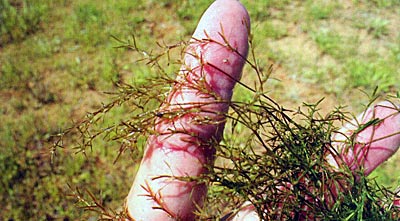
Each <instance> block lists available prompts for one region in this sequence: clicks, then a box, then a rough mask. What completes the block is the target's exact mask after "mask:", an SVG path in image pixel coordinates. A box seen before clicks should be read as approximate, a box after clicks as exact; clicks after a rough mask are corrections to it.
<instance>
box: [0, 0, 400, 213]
mask: <svg viewBox="0 0 400 221" xmlns="http://www.w3.org/2000/svg"><path fill="white" fill-rule="evenodd" d="M210 2H211V0H197V1H192V0H179V1H172V0H161V1H155V0H149V1H147V0H120V1H111V0H104V1H94V0H82V1H72V0H54V1H52V0H25V1H23V0H0V102H1V103H2V105H1V106H0V121H1V122H2V126H1V127H0V136H1V137H2V139H1V140H0V172H1V174H2V176H1V178H0V184H1V185H0V200H1V201H2V202H3V203H2V207H0V208H2V210H1V211H2V212H1V215H0V220H89V219H94V220H96V219H98V218H99V217H98V213H96V212H90V211H85V210H83V209H80V208H79V207H77V206H76V205H78V206H81V205H82V202H78V200H77V198H76V196H74V194H77V190H79V191H81V192H82V194H83V195H85V197H88V199H90V196H89V195H88V194H87V192H85V191H86V190H88V191H90V192H91V193H92V194H93V195H94V196H95V197H96V199H98V200H99V202H100V201H101V203H102V204H104V205H105V206H107V207H108V208H112V209H114V210H116V211H119V210H121V208H122V205H123V202H124V198H125V197H126V195H127V193H128V191H129V187H130V185H131V183H132V181H133V179H134V174H135V171H136V169H137V163H138V162H139V161H140V153H141V150H132V149H130V148H127V149H126V150H125V151H124V153H123V154H122V155H121V156H120V157H119V159H118V161H117V162H116V163H113V162H114V161H115V159H116V158H117V156H118V155H119V152H120V147H121V141H120V140H116V141H113V140H110V137H112V136H113V135H115V134H113V132H110V134H111V135H110V136H104V137H103V135H101V137H100V139H95V140H94V141H93V143H92V144H91V143H90V140H89V141H88V140H85V139H84V138H82V137H81V136H80V134H79V133H77V132H76V131H74V132H71V133H70V134H67V135H66V137H65V139H64V142H65V143H63V146H65V147H67V148H58V149H57V151H56V154H55V155H54V154H52V152H51V150H52V149H51V147H52V144H53V143H54V142H55V141H56V140H57V137H56V136H54V135H57V134H59V133H61V132H62V131H64V130H66V129H67V128H69V127H71V126H72V125H74V124H75V123H77V122H80V121H82V120H83V119H85V116H86V115H87V114H88V113H89V112H92V111H95V110H97V109H99V108H101V107H103V106H104V104H107V103H108V102H110V101H111V100H112V99H113V98H115V96H116V95H113V94H110V93H109V92H118V91H119V90H120V88H118V87H117V85H118V84H120V83H123V82H125V83H129V84H137V85H146V79H147V78H148V77H149V76H155V75H156V72H157V71H159V70H160V69H158V68H157V67H156V66H150V65H146V64H145V63H143V62H137V60H139V59H140V58H142V57H143V56H142V55H138V53H136V52H134V51H132V50H128V49H125V48H116V47H117V46H119V45H120V44H121V43H120V42H118V41H117V40H116V39H115V38H113V37H112V36H115V37H116V38H118V39H121V40H123V41H126V40H128V39H132V38H131V36H132V35H134V36H135V40H136V43H137V45H138V47H139V48H141V49H146V51H147V52H153V55H156V54H157V53H160V52H163V51H165V47H164V46H166V45H174V44H178V43H179V42H181V41H187V40H188V39H189V38H190V35H191V33H192V31H193V30H194V28H195V25H196V23H197V21H198V19H199V18H200V16H201V14H202V12H203V11H204V10H205V9H206V8H207V6H208V5H209V4H210ZM242 3H243V4H244V5H245V6H246V7H247V9H248V11H249V13H250V16H251V19H252V35H253V41H254V45H253V46H254V48H253V49H254V53H255V55H256V57H257V61H258V63H259V65H260V67H261V68H262V69H264V70H267V69H268V67H269V66H270V65H271V64H272V65H273V72H272V75H271V76H270V79H269V83H268V84H267V85H269V86H268V89H267V90H268V91H269V96H271V97H272V98H274V99H275V100H276V101H278V102H279V103H281V104H282V105H284V106H287V107H289V108H295V107H297V106H299V105H301V104H302V102H317V101H318V100H320V99H321V98H325V100H324V101H323V102H322V110H321V111H322V112H325V113H326V112H328V111H329V110H332V109H333V108H334V107H336V106H339V105H346V106H347V109H346V110H348V111H351V112H353V113H357V112H360V111H361V110H363V108H364V106H363V105H366V104H367V103H368V101H369V99H370V97H369V96H370V95H372V94H373V92H374V91H375V89H376V87H378V88H377V91H376V93H377V94H379V95H381V96H382V97H385V96H388V95H396V94H398V93H399V89H400V81H399V76H400V34H399V28H398V27H400V2H399V1H398V0H373V1H372V0H371V1H370V0H353V1H334V0H325V1H319V0H318V1H300V0H298V1H295V0H282V1H281V0H266V1H252V0H242ZM170 53H171V54H170V57H171V61H177V59H179V56H180V50H179V48H177V49H171V51H170ZM150 56H151V54H150ZM161 65H163V70H164V71H165V72H166V74H167V75H169V76H173V75H174V73H176V72H177V70H178V68H179V64H176V63H173V62H171V63H170V65H169V66H167V64H166V61H165V60H164V61H163V62H161ZM252 73H253V72H252V71H251V69H250V67H246V68H245V70H244V73H243V82H245V83H247V84H249V85H252V84H253V81H255V79H256V78H257V77H256V76H255V75H254V74H252ZM241 92H243V93H247V92H246V91H245V90H244V89H243V88H240V87H238V88H237V93H236V95H235V99H236V100H241V99H250V98H249V97H250V96H251V95H248V96H247V94H246V96H247V97H246V96H240V97H239V96H238V94H241V95H242V94H243V93H241ZM130 102H132V101H129V102H125V103H123V104H121V105H117V107H116V108H113V109H112V110H110V111H109V112H107V113H106V115H105V117H104V118H101V119H99V121H98V124H97V126H96V127H95V128H97V129H100V128H106V127H108V126H109V125H113V124H115V123H118V122H120V121H121V120H123V119H127V118H130V117H132V116H133V115H134V114H137V113H140V111H141V110H140V109H134V108H133V107H134V104H133V103H130ZM149 105H153V104H149ZM86 129H87V128H84V127H83V128H81V130H83V132H84V134H86V135H88V136H94V134H93V133H94V132H93V131H91V130H86ZM140 139H143V138H140ZM140 139H139V141H138V142H139V143H143V140H140ZM88 142H89V143H88ZM82 144H84V145H83V146H85V145H86V146H87V147H88V148H86V149H85V148H82ZM79 145H81V147H79ZM90 146H93V148H90ZM74 147H78V148H74ZM399 159H400V155H399V153H397V155H395V156H394V157H393V159H391V160H390V161H388V162H387V163H385V164H384V165H383V166H382V167H381V168H379V169H378V170H377V172H374V174H373V175H372V176H376V177H377V180H378V181H379V182H380V183H382V184H384V185H386V186H392V187H395V186H397V185H399V184H400V172H399V170H398V169H397V167H398V163H396V161H398V160H399ZM83 204H84V202H83ZM109 212H110V211H109Z"/></svg>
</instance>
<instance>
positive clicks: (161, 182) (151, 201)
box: [127, 0, 400, 220]
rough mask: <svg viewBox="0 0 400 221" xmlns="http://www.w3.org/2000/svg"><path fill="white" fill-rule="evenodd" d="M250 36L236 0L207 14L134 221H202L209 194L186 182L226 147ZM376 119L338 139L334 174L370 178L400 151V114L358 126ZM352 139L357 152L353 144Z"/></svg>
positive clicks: (368, 117) (157, 140)
mask: <svg viewBox="0 0 400 221" xmlns="http://www.w3.org/2000/svg"><path fill="white" fill-rule="evenodd" d="M249 29H250V19H249V15H248V13H247V11H246V10H245V8H244V7H243V6H242V5H241V4H240V3H239V2H238V1H236V0H217V1H216V2H214V3H213V4H212V5H211V6H210V8H209V9H208V10H207V11H206V12H205V13H204V15H203V17H202V19H201V20H200V22H199V24H198V26H197V29H196V31H195V33H194V34H193V37H192V39H191V41H190V43H189V45H188V47H187V49H186V53H185V57H184V64H183V65H182V70H181V71H180V72H179V74H178V77H177V79H176V82H175V85H174V86H173V88H172V90H171V91H170V94H169V96H168V97H167V99H166V100H165V102H164V103H163V104H162V106H161V107H160V110H161V111H162V115H165V116H167V117H165V116H163V117H160V118H159V119H157V120H156V125H155V131H156V134H155V135H152V136H150V137H149V138H148V141H147V148H146V150H145V153H144V158H143V160H142V162H141V166H140V169H139V171H138V173H137V175H136V178H135V181H134V183H133V185H132V188H131V190H130V192H129V195H128V198H127V211H128V214H129V216H130V217H132V219H134V220H194V219H195V214H194V212H195V211H196V209H197V207H202V202H203V199H204V196H205V194H206V191H207V187H206V184H205V183H198V182H196V181H195V180H185V178H186V179H187V177H197V176H200V175H201V174H204V173H207V172H208V171H207V166H209V165H212V164H213V162H214V153H215V148H214V147H213V144H215V143H216V142H219V141H220V140H221V137H222V132H223V129H224V124H225V119H224V114H225V113H226V112H227V110H228V107H229V101H230V99H231V96H232V90H233V87H234V85H235V83H236V82H237V81H239V80H240V76H241V72H242V69H243V65H244V64H245V58H246V56H247V53H248V33H249ZM205 88H206V89H207V91H204V89H205ZM177 112H181V113H180V114H176V113H177ZM372 113H373V114H372ZM168 115H169V116H168ZM375 118H379V119H382V120H383V121H382V122H375V123H377V124H371V125H370V126H367V127H365V128H364V129H363V130H359V128H360V127H359V126H360V125H357V126H349V125H347V126H345V127H344V128H343V129H342V130H341V131H340V133H337V134H333V135H332V136H333V137H334V138H335V140H336V141H335V142H334V143H332V146H333V147H334V148H336V151H337V152H338V153H339V154H338V155H337V156H335V157H333V155H329V156H327V159H328V160H329V162H331V164H332V168H333V169H335V168H336V169H339V168H340V167H341V166H342V165H344V164H346V165H347V166H348V167H349V168H350V169H352V170H354V172H356V171H357V170H360V169H364V173H365V174H369V173H370V172H371V171H372V170H373V169H375V168H376V167H377V166H379V164H381V163H382V162H383V161H384V160H386V159H387V158H389V157H390V156H391V155H392V154H393V153H394V152H395V151H397V149H398V147H399V143H400V134H399V132H400V114H399V110H398V108H397V107H395V106H394V105H391V104H389V103H381V104H379V105H378V106H377V107H376V108H372V109H370V110H369V111H367V112H366V114H365V115H363V117H361V118H360V119H359V121H360V123H361V125H363V126H365V124H366V123H368V122H370V121H372V120H374V119H375ZM206 122H208V123H206ZM344 135H346V136H344ZM353 135H354V136H353ZM391 135H393V136H391ZM349 137H352V138H354V139H353V141H355V142H356V143H357V145H355V146H354V145H352V144H349V143H348V141H349V139H347V138H349ZM345 138H346V139H345ZM359 142H360V143H359ZM376 147H379V148H376ZM289 185H290V184H289ZM335 191H340V190H339V189H336V190H335ZM332 200H335V199H332ZM396 202H397V201H396ZM305 218H306V217H305ZM229 219H232V220H259V219H260V218H259V217H258V215H257V213H256V212H255V210H254V208H253V207H252V206H251V205H245V206H244V207H243V208H242V210H240V211H239V212H238V213H237V214H232V217H230V218H229Z"/></svg>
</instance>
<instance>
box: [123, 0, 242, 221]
mask: <svg viewBox="0 0 400 221" xmlns="http://www.w3.org/2000/svg"><path fill="white" fill-rule="evenodd" d="M249 25H250V18H249V15H248V13H247V11H246V9H245V8H244V7H243V6H242V5H241V4H240V3H239V2H238V1H236V0H217V1H215V2H214V3H213V4H212V5H211V6H210V7H209V8H208V9H207V10H206V11H205V13H204V14H203V16H202V18H201V20H200V22H199V24H198V26H197V28H196V30H195V32H194V34H193V36H192V39H191V40H190V44H189V45H188V46H187V48H186V53H185V56H184V64H183V65H182V68H181V71H180V72H179V74H178V76H177V79H176V83H175V85H173V88H172V89H171V91H170V94H169V95H168V97H167V99H166V100H165V102H164V103H163V104H162V105H161V107H160V111H161V112H164V113H167V112H177V111H178V112H179V111H182V110H184V111H183V112H185V111H186V112H185V113H184V114H181V115H178V116H174V117H171V118H168V117H160V118H159V119H157V121H156V125H155V128H154V129H155V131H156V133H157V134H155V135H151V136H150V137H149V138H148V141H147V147H146V150H145V153H144V157H143V159H142V162H141V165H140V168H139V170H138V172H137V174H136V177H135V181H134V182H133V185H132V187H131V190H130V192H129V194H128V197H127V204H126V206H127V211H128V214H129V216H130V217H131V218H132V219H133V220H136V221H141V220H146V221H147V220H150V221H151V220H157V221H164V220H194V219H195V215H194V212H195V211H196V209H197V207H201V206H202V201H203V198H204V196H205V194H206V192H207V187H206V185H205V184H204V183H197V182H195V181H187V180H178V179H176V177H197V176H200V175H202V174H204V173H207V169H206V166H207V165H212V164H213V161H214V153H215V149H214V148H213V147H212V145H210V144H211V143H212V142H213V141H214V142H215V141H216V142H219V141H220V140H221V137H222V132H223V129H224V125H225V118H224V114H225V113H226V112H227V110H228V108H229V101H230V99H231V96H232V90H233V87H234V85H235V83H236V81H238V80H239V79H240V77H241V73H242V69H243V66H244V63H245V58H246V57H247V53H248V33H249ZM221 36H224V38H223V37H221ZM224 39H226V40H227V41H228V42H229V44H226V42H225V41H224ZM216 42H218V43H216ZM227 45H229V47H228V46H227ZM188 111H190V113H187V112H188ZM165 115H166V116H168V114H165ZM207 120H209V121H207ZM173 177H175V178H173ZM161 208H162V209H161Z"/></svg>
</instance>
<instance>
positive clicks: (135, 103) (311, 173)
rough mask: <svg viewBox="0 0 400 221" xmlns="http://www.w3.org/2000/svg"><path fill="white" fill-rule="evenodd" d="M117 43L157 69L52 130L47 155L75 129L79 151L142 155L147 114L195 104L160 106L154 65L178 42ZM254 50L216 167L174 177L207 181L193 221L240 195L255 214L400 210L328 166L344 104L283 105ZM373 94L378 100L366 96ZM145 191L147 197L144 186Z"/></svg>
mask: <svg viewBox="0 0 400 221" xmlns="http://www.w3.org/2000/svg"><path fill="white" fill-rule="evenodd" d="M117 40H118V39H117ZM118 41H119V42H120V43H121V47H124V48H128V49H131V50H133V51H134V52H135V54H137V55H139V56H141V57H142V59H140V62H144V63H145V64H147V65H148V66H149V67H151V69H152V70H153V73H156V75H155V76H153V77H149V78H147V80H146V81H144V82H141V83H139V84H132V85H130V84H120V85H119V91H118V92H116V93H114V94H113V96H115V99H114V100H113V101H112V102H111V103H109V104H106V105H103V107H102V108H100V109H99V110H98V111H95V112H93V113H90V114H88V116H87V118H86V119H85V120H83V121H82V122H80V123H79V124H77V125H76V126H75V127H72V128H70V129H69V130H66V131H65V132H63V133H61V134H60V135H59V137H58V139H56V142H55V145H54V147H53V153H57V151H58V150H59V148H60V147H64V145H63V144H62V140H63V137H64V136H67V135H68V134H70V133H73V132H74V131H77V132H78V134H79V137H80V139H79V140H78V146H77V150H78V151H79V152H83V153H86V152H87V150H89V149H91V148H95V145H94V141H95V140H97V139H104V138H105V140H107V141H111V140H115V141H118V142H120V143H121V148H120V150H119V155H118V156H122V155H123V154H124V153H125V152H126V151H130V152H133V153H135V155H136V156H140V154H141V153H142V151H143V145H144V142H145V140H146V137H147V136H148V135H151V134H155V133H156V132H155V131H154V129H153V127H154V125H155V122H156V121H155V119H157V118H169V119H171V118H174V117H178V116H181V115H183V114H185V113H188V112H187V111H196V110H185V109H178V110H172V111H169V112H165V111H162V110H160V109H159V104H160V103H162V102H163V100H164V99H165V96H166V93H167V92H168V91H169V89H170V87H169V85H173V84H174V82H175V80H174V78H173V76H171V75H170V74H169V73H166V72H165V69H164V68H163V66H162V65H160V64H165V63H173V62H172V61H171V60H170V57H169V56H168V55H169V53H172V52H174V51H175V53H177V52H180V49H181V48H182V45H185V44H183V43H180V44H175V45H169V46H165V47H164V51H161V52H160V53H158V54H155V53H150V52H148V51H146V50H143V49H141V48H140V45H138V43H137V42H136V41H135V39H134V38H133V39H132V41H127V42H125V41H121V40H118ZM250 43H252V40H250ZM255 56H256V55H255V54H254V49H252V50H251V53H250V57H249V58H248V60H247V64H248V65H249V66H250V67H251V70H252V71H251V73H245V74H254V75H256V76H257V77H256V79H257V80H256V81H255V82H254V84H253V85H247V84H244V83H242V82H238V84H239V85H238V87H241V89H242V90H244V91H247V92H246V93H248V94H249V96H247V97H246V98H245V99H239V100H233V101H232V102H230V103H229V106H230V110H231V111H230V112H229V113H227V114H226V118H227V119H228V120H227V128H226V130H225V136H224V139H223V141H222V142H221V143H219V144H217V143H213V145H214V146H215V147H216V149H217V152H216V157H217V164H216V165H214V166H212V165H210V167H209V171H210V173H209V174H204V175H201V176H200V177H172V178H173V179H182V180H191V181H196V182H202V183H204V182H205V183H207V184H208V185H210V186H211V188H210V189H209V194H208V197H207V199H206V203H205V208H199V209H198V211H197V212H196V214H197V215H198V217H199V219H200V220H219V219H222V217H225V218H226V217H229V216H230V215H232V214H234V213H235V211H237V210H238V209H239V208H240V205H242V204H243V203H244V202H246V201H247V202H250V203H251V204H252V205H253V206H254V208H255V210H256V212H257V213H258V215H259V217H261V218H262V219H263V220H277V219H284V220H285V219H294V220H297V219H323V220H364V219H371V220H375V219H381V218H382V217H383V218H384V219H385V220H396V219H397V218H398V213H399V211H398V210H397V209H396V208H394V207H392V206H390V200H391V199H393V197H394V195H395V193H393V192H392V191H390V190H388V189H386V188H384V187H382V186H380V185H378V184H377V183H375V182H374V180H373V179H369V178H367V177H365V176H364V175H363V174H362V173H360V174H358V173H357V177H359V178H355V177H356V176H355V175H354V174H353V172H352V171H351V170H350V169H349V168H348V167H347V166H346V165H340V169H335V168H333V167H332V165H331V164H330V163H329V162H328V160H327V155H334V156H335V155H337V154H338V153H337V152H334V151H333V149H332V146H331V145H332V134H333V133H334V132H336V131H337V130H338V128H337V126H338V125H340V124H342V123H345V122H349V121H350V120H351V119H352V116H351V115H350V114H349V113H347V112H346V110H345V109H344V108H343V107H337V108H336V109H334V110H332V111H331V112H329V113H327V114H324V115H322V114H321V113H320V111H319V109H320V103H321V102H322V100H320V101H319V102H317V103H315V104H307V103H304V104H303V106H301V107H299V108H298V109H287V108H285V107H283V106H281V105H280V104H279V103H277V102H275V101H274V100H273V99H271V98H270V97H269V96H268V84H266V83H267V81H268V79H269V76H270V74H271V71H272V69H267V71H266V72H265V73H264V72H263V70H262V69H261V68H260V66H259V65H258V63H257V59H256V57H255ZM204 91H207V89H206V88H204ZM373 99H377V97H376V96H375V95H374V96H373ZM394 99H397V100H398V99H399V98H394ZM125 104H129V106H130V107H131V108H132V109H133V112H131V113H130V117H129V118H127V119H121V121H120V122H115V123H111V124H107V125H104V124H103V123H102V122H104V121H107V117H108V116H107V113H109V112H110V111H112V110H113V109H115V108H118V107H119V106H121V105H125ZM205 120H206V119H205ZM199 123H201V122H199ZM208 123H209V122H208ZM138 159H139V158H136V160H138ZM116 160H118V158H116ZM144 188H146V187H144ZM335 188H336V190H335ZM337 190H339V191H337ZM148 191H149V194H150V195H152V194H153V193H152V192H151V190H150V189H149V190H148ZM74 194H75V196H76V197H77V199H79V200H80V204H79V205H81V206H83V207H84V208H86V209H89V210H93V211H97V212H98V213H100V214H102V215H103V216H104V217H107V218H108V219H121V217H125V216H126V214H125V212H124V211H115V210H113V209H109V208H107V207H106V206H104V205H103V204H102V203H101V202H99V201H98V200H97V199H96V197H95V196H94V195H93V194H91V193H90V192H87V193H86V194H85V193H82V191H81V190H79V189H77V190H76V191H75V193H74ZM161 209H162V208H161Z"/></svg>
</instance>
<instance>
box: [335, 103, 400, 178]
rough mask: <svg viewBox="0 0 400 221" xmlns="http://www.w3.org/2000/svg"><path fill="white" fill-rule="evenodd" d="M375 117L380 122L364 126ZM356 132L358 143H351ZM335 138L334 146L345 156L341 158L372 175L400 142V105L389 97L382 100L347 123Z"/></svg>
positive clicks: (352, 166) (355, 140)
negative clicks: (355, 119)
mask: <svg viewBox="0 0 400 221" xmlns="http://www.w3.org/2000/svg"><path fill="white" fill-rule="evenodd" d="M374 119H379V122H377V123H375V124H370V125H369V126H366V127H365V126H363V125H367V124H369V123H370V122H371V120H374ZM360 128H361V130H360ZM362 128H364V129H362ZM356 132H357V134H356V135H355V136H354V134H355V133H356ZM352 136H353V137H354V138H353V143H354V145H351V144H349V142H351V137H352ZM333 140H334V142H333V143H332V146H333V147H334V148H335V149H336V150H337V151H338V153H339V155H340V158H341V159H337V161H343V162H345V163H346V164H347V165H348V166H349V168H350V169H351V170H352V171H356V170H360V169H362V170H363V172H364V174H365V175H368V174H370V173H371V172H372V171H373V170H375V168H376V167H378V166H379V165H380V164H382V163H383V162H385V161H386V160H387V159H389V158H390V157H391V156H392V155H393V154H394V153H395V152H396V151H397V150H398V148H399V146H400V107H399V106H396V105H394V104H392V103H390V102H388V101H384V102H380V103H378V104H376V105H375V106H374V107H371V108H369V109H368V110H367V111H365V112H364V113H362V114H360V115H359V116H358V117H357V121H353V122H351V123H349V124H346V125H345V126H344V127H343V128H342V129H341V130H340V131H339V132H338V133H337V134H335V135H334V136H333ZM331 162H332V164H333V165H334V166H336V165H337V163H336V162H333V161H331Z"/></svg>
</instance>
